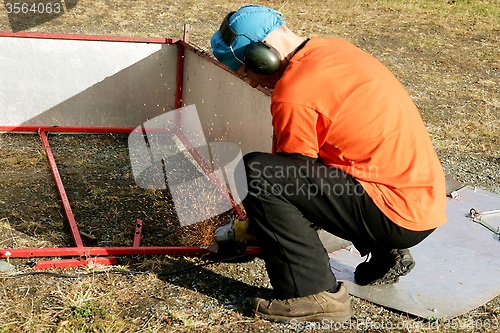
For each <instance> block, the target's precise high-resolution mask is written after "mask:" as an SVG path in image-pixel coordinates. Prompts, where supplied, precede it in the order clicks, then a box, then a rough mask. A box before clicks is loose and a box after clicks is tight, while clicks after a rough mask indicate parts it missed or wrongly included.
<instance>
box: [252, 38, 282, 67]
mask: <svg viewBox="0 0 500 333" xmlns="http://www.w3.org/2000/svg"><path fill="white" fill-rule="evenodd" d="M243 61H244V63H245V66H246V68H247V69H249V70H251V71H252V72H254V73H255V74H264V75H271V74H274V73H276V72H277V71H278V69H280V66H281V61H280V58H279V56H278V52H277V51H276V50H275V49H274V48H273V47H272V46H270V45H267V44H266V43H264V42H261V41H258V42H254V43H252V44H250V45H248V46H247V48H246V50H245V58H244V60H243Z"/></svg>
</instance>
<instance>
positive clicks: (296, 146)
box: [271, 102, 319, 158]
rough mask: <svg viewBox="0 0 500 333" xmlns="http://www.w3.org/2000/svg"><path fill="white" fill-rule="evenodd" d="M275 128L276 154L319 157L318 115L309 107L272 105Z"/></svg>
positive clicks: (274, 148)
mask: <svg viewBox="0 0 500 333" xmlns="http://www.w3.org/2000/svg"><path fill="white" fill-rule="evenodd" d="M271 114H272V117H273V119H272V122H273V128H274V144H273V152H274V153H287V154H300V155H305V156H309V157H312V158H317V157H318V152H319V144H318V135H317V125H318V113H317V112H316V111H315V110H313V109H311V108H308V107H304V106H301V105H294V104H289V103H282V102H276V103H272V104H271Z"/></svg>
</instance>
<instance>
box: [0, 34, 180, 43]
mask: <svg viewBox="0 0 500 333" xmlns="http://www.w3.org/2000/svg"><path fill="white" fill-rule="evenodd" d="M0 37H17V38H44V39H64V40H86V41H103V42H135V43H151V44H171V43H175V42H176V41H177V39H171V38H153V37H123V36H103V35H95V36H90V35H72V34H53V33H43V32H23V31H21V32H11V31H0Z"/></svg>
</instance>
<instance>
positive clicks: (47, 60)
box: [0, 37, 177, 127]
mask: <svg viewBox="0 0 500 333" xmlns="http://www.w3.org/2000/svg"><path fill="white" fill-rule="evenodd" d="M176 50H177V46H175V45H163V44H147V43H133V42H104V41H82V40H54V39H37V38H13V37H3V38H0V73H1V76H0V125H2V126H23V125H35V126H55V125H58V126H106V127H121V126H127V127H128V126H136V125H137V124H139V123H140V122H141V121H144V120H146V119H148V118H151V117H153V116H155V115H158V114H161V113H163V112H165V111H168V110H171V109H172V108H173V105H174V97H175V82H176V80H175V74H176V70H175V68H176V67H175V66H176V57H177V51H176Z"/></svg>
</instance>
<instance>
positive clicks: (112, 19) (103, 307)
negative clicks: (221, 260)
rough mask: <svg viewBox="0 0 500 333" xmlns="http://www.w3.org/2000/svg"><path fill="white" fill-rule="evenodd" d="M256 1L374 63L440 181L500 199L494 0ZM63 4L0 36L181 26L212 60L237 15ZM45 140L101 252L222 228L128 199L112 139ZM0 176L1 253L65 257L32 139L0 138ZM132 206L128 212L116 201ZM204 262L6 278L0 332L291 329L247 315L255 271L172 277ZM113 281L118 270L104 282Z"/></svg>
mask: <svg viewBox="0 0 500 333" xmlns="http://www.w3.org/2000/svg"><path fill="white" fill-rule="evenodd" d="M7 2H13V1H5V2H4V3H7ZM29 2H33V1H31V0H30V1H29ZM44 2H48V1H44ZM54 2H55V0H54ZM256 2H257V3H261V4H265V5H268V6H271V7H274V8H276V9H279V10H281V11H282V12H283V13H284V14H285V16H286V17H287V19H288V25H289V26H290V27H291V28H292V29H293V30H295V31H297V32H298V33H299V34H301V35H304V36H311V35H323V36H336V37H341V38H345V39H347V40H350V41H352V42H354V43H355V44H357V45H359V46H360V47H361V48H363V49H364V50H366V51H368V52H370V53H372V54H373V55H375V56H376V57H377V58H378V59H380V60H381V61H382V62H383V63H385V64H386V65H387V66H388V67H389V68H390V69H391V70H392V71H393V72H394V73H395V74H396V76H397V77H398V78H399V79H400V80H401V81H402V82H403V84H404V85H405V86H406V87H407V88H408V90H409V92H410V94H411V95H412V97H413V98H414V100H415V101H416V103H417V105H418V107H419V109H420V110H421V112H422V115H423V118H424V120H425V122H426V124H427V127H428V129H429V132H430V134H431V137H432V139H433V142H434V145H435V147H436V149H437V151H438V154H439V156H440V159H441V161H442V163H443V167H444V168H445V171H446V172H447V173H450V174H452V175H453V176H454V177H455V178H457V179H459V180H460V181H462V182H464V183H467V184H471V185H477V186H480V187H483V188H486V189H488V190H490V191H493V192H496V193H500V186H499V184H500V173H499V171H498V170H499V169H500V166H499V164H500V150H499V149H498V147H499V146H500V133H499V132H500V130H499V129H500V97H499V96H500V79H499V78H500V47H499V45H500V2H499V1H486V0H482V1H467V0H450V1H447V0H439V1H431V0H413V1H397V0H377V1H357V0H350V1H340V0H333V1H320V0H306V1H301V2H296V1H256ZM64 3H65V5H66V8H67V12H66V13H64V14H63V15H60V16H57V17H54V16H52V17H41V16H33V15H32V16H30V17H22V18H19V17H18V18H13V17H10V18H9V17H8V16H7V14H5V13H4V12H2V13H0V30H20V31H39V32H51V33H74V34H97V35H119V36H150V37H172V38H182V35H183V27H184V24H185V23H189V24H190V27H191V29H190V42H191V43H193V44H195V45H197V46H198V47H200V48H202V49H204V50H207V51H208V50H209V42H208V39H209V37H210V35H211V34H212V33H213V31H214V30H215V29H216V28H217V27H218V26H219V24H220V19H221V18H222V16H223V15H224V14H225V13H226V12H228V11H230V10H233V9H235V8H237V7H238V6H239V5H241V4H243V2H241V1H237V2H229V1H222V0H215V1H212V2H210V3H208V2H201V1H195V0H188V1H157V0H151V1H126V0H116V1H109V0H95V1H76V0H65V1H64ZM0 7H1V6H0ZM0 52H1V51H0ZM51 140H52V141H51V142H52V143H53V144H54V148H53V149H54V153H55V154H56V158H57V159H58V161H60V162H61V165H60V168H61V172H62V174H63V176H64V179H65V184H66V185H67V186H68V188H67V190H68V195H69V196H70V200H71V202H72V203H73V204H74V205H75V207H74V209H75V212H76V214H77V216H76V218H77V221H79V222H81V223H82V229H84V230H82V231H85V232H88V233H92V234H94V235H96V236H97V237H98V239H99V243H100V245H104V246H106V245H130V243H131V241H132V237H133V232H134V229H133V223H134V221H135V218H136V217H137V216H138V215H139V216H144V215H145V216H147V219H148V223H147V224H146V226H145V230H144V233H145V235H144V241H143V243H144V244H145V245H162V244H187V243H190V242H191V243H200V242H209V239H202V238H195V239H194V240H193V238H192V237H193V235H207V234H210V233H204V232H202V231H203V230H206V228H210V227H212V228H213V225H214V223H221V221H215V222H214V223H210V224H209V225H205V226H201V225H199V226H194V227H192V228H193V229H192V230H191V229H189V230H188V229H182V230H179V229H178V228H176V227H175V221H170V216H171V212H170V211H169V209H171V208H170V206H171V205H169V203H168V202H169V198H168V194H166V193H164V192H161V191H140V190H138V189H137V188H135V187H134V184H133V180H132V178H131V175H130V172H129V170H128V169H127V165H126V163H125V160H126V146H125V145H124V139H123V138H122V137H119V136H110V135H103V136H100V137H98V138H94V137H88V138H87V139H86V140H88V141H83V140H81V139H79V138H75V137H71V136H60V137H59V136H55V137H52V138H51ZM89 146H91V147H93V148H94V149H93V150H94V151H101V152H103V154H98V155H95V154H92V152H89V151H87V148H88V147H89ZM65 147H72V149H66V148H65ZM110 157H114V158H110ZM103 166H107V167H103ZM82 168H84V169H85V170H86V172H85V173H82V172H81V170H82ZM0 176H1V177H2V181H1V182H0V193H1V194H0V247H4V248H5V247H48V246H66V245H70V244H71V240H70V239H69V237H68V234H67V230H66V227H65V219H64V217H63V215H62V214H61V210H60V207H59V206H58V204H57V202H58V197H57V194H56V193H55V191H54V188H53V182H52V179H51V176H50V172H49V170H48V166H47V165H46V161H45V156H44V154H43V151H42V149H41V147H40V145H39V141H38V138H37V137H36V136H28V135H26V136H22V138H19V137H18V136H13V135H0ZM130 195H133V196H134V198H135V199H137V200H134V201H130V200H128V199H126V198H128V197H129V196H130ZM16 198H21V199H19V200H15V199H16ZM123 221H131V222H130V224H128V223H127V222H123ZM169 221H170V223H164V222H169ZM10 262H11V263H13V264H15V265H16V267H17V270H18V273H19V272H21V273H22V272H30V271H31V270H30V266H31V265H32V264H33V262H32V261H29V260H10ZM204 263H206V262H205V261H204V259H203V258H184V257H179V256H173V257H165V256H150V257H127V258H121V265H119V266H116V267H112V268H109V267H86V268H81V269H71V270H58V271H57V272H56V273H68V274H71V275H74V274H90V275H85V276H80V277H78V278H76V277H73V278H68V277H66V278H65V277H62V276H50V275H49V276H45V275H43V276H38V275H35V276H25V277H22V278H17V279H8V278H5V276H2V277H3V278H2V279H0V290H1V292H2V295H1V298H0V333H4V332H249V331H254V332H281V331H285V330H286V329H287V327H286V326H283V325H278V324H271V323H268V322H265V321H262V320H256V319H254V318H253V317H252V316H251V314H250V311H249V308H248V302H247V301H248V298H250V297H253V296H254V295H255V294H259V293H266V292H268V290H267V289H266V288H267V287H268V281H267V276H266V274H265V269H264V267H263V263H262V261H260V260H256V261H252V262H247V263H241V264H216V265H208V266H203V267H198V268H195V269H192V270H188V271H183V272H180V271H179V273H178V274H173V275H171V274H170V273H172V272H175V271H178V270H180V269H183V268H186V267H192V266H193V265H195V264H204ZM110 269H113V270H115V271H113V272H107V273H100V272H103V271H107V270H110ZM127 272H128V273H127ZM499 302H500V300H499V298H498V297H497V298H496V299H495V300H493V301H491V302H489V303H487V304H486V305H484V306H482V307H480V308H478V309H476V310H474V311H471V312H470V313H467V314H464V315H463V316H461V317H460V319H461V320H463V321H464V322H470V321H471V320H472V321H474V320H485V319H491V320H498V318H499V317H500V303H499ZM353 306H354V311H355V318H354V320H361V321H363V320H365V321H366V320H368V319H372V320H375V319H376V318H378V319H380V318H382V319H384V320H386V321H391V322H393V323H401V322H404V323H410V324H411V325H410V326H408V327H413V328H412V329H406V330H402V331H403V332H424V331H429V330H427V329H426V327H429V325H428V323H429V322H427V321H423V320H420V319H418V318H413V317H411V316H407V315H405V314H402V313H397V312H394V311H390V310H387V309H384V308H382V307H379V306H376V305H373V304H371V303H369V302H366V301H364V300H361V299H357V298H354V299H353ZM412 325H413V326H412ZM419 325H420V326H419ZM419 327H420V328H419ZM434 327H435V326H434ZM462 328H463V327H462ZM377 331H383V330H376V329H373V330H370V332H377ZM440 331H443V330H440ZM457 331H458V332H461V331H465V332H467V331H468V332H475V331H480V330H476V329H461V330H457ZM483 331H484V332H486V331H488V330H483Z"/></svg>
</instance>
